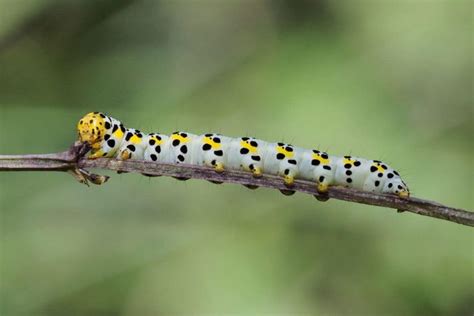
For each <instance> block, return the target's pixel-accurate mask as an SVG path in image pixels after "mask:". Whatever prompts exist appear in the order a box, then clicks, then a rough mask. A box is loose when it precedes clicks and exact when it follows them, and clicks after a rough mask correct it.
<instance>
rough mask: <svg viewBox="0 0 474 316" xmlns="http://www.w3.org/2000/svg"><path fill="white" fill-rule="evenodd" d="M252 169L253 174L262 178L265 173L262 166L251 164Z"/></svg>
mask: <svg viewBox="0 0 474 316" xmlns="http://www.w3.org/2000/svg"><path fill="white" fill-rule="evenodd" d="M252 167H253V168H252ZM250 170H251V171H252V175H253V176H254V177H255V178H260V177H261V176H262V175H263V174H262V168H260V167H254V166H253V165H250Z"/></svg>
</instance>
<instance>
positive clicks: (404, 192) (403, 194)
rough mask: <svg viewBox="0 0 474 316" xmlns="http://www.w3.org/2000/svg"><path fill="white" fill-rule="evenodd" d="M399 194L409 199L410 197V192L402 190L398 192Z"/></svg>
mask: <svg viewBox="0 0 474 316" xmlns="http://www.w3.org/2000/svg"><path fill="white" fill-rule="evenodd" d="M398 196H399V197H401V198H402V199H408V198H409V197H410V192H407V191H400V192H399V193H398Z"/></svg>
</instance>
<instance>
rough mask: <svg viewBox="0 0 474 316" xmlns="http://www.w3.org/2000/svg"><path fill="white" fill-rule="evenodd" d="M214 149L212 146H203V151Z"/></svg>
mask: <svg viewBox="0 0 474 316" xmlns="http://www.w3.org/2000/svg"><path fill="white" fill-rule="evenodd" d="M211 148H212V146H211V145H210V144H204V145H202V150H205V151H208V150H210V149H211Z"/></svg>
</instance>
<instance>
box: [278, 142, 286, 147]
mask: <svg viewBox="0 0 474 316" xmlns="http://www.w3.org/2000/svg"><path fill="white" fill-rule="evenodd" d="M277 145H278V146H280V147H282V146H285V144H283V143H277Z"/></svg>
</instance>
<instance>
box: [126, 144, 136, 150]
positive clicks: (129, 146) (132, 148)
mask: <svg viewBox="0 0 474 316" xmlns="http://www.w3.org/2000/svg"><path fill="white" fill-rule="evenodd" d="M127 148H128V149H130V150H131V151H135V146H133V145H128V146H127Z"/></svg>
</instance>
